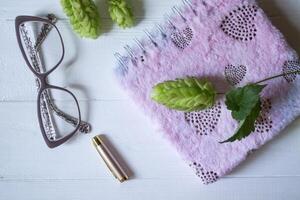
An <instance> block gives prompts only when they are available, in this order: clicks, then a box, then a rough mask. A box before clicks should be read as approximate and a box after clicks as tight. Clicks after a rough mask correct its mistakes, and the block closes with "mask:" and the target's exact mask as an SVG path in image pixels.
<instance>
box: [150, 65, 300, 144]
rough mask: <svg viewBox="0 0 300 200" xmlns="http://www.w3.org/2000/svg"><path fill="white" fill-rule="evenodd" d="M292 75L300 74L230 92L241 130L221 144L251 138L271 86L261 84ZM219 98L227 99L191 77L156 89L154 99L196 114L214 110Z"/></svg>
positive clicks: (229, 104)
mask: <svg viewBox="0 0 300 200" xmlns="http://www.w3.org/2000/svg"><path fill="white" fill-rule="evenodd" d="M292 74H300V70H296V71H290V72H286V73H283V74H279V75H276V76H272V77H269V78H266V79H263V80H260V81H258V82H256V83H251V84H248V85H245V86H244V87H239V88H233V89H231V90H230V91H228V92H227V93H226V94H225V96H226V100H225V104H226V106H227V109H228V110H230V111H231V116H232V118H233V119H235V120H236V121H237V122H238V123H239V126H238V129H237V130H236V132H235V134H233V136H232V137H230V138H229V139H227V140H225V141H223V142H220V143H227V142H234V141H236V140H242V139H243V138H246V137H248V136H249V135H250V134H251V133H252V132H253V131H254V130H255V121H256V120H257V118H258V117H259V115H260V112H261V92H262V91H263V90H264V88H265V87H266V86H267V85H261V84H262V83H264V82H267V81H270V80H272V79H276V78H279V77H282V76H288V75H292ZM216 95H224V93H220V92H217V91H216V90H215V89H214V87H213V84H212V83H210V82H209V81H207V80H200V79H197V78H195V77H188V78H185V79H176V80H173V81H165V82H162V83H159V84H157V85H155V86H154V87H153V90H152V94H151V98H152V99H153V100H154V101H156V102H158V103H160V104H163V105H165V106H166V107H168V108H170V109H175V110H179V111H185V112H192V111H199V110H203V109H207V108H209V107H211V106H213V105H214V103H215V97H216Z"/></svg>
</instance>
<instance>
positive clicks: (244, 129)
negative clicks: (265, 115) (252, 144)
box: [220, 100, 261, 143]
mask: <svg viewBox="0 0 300 200" xmlns="http://www.w3.org/2000/svg"><path fill="white" fill-rule="evenodd" d="M260 111H261V102H260V100H258V102H257V103H256V105H255V106H254V107H253V109H252V110H251V112H250V113H249V115H248V116H247V117H246V118H245V119H243V120H241V121H240V124H239V128H238V130H237V131H236V133H235V134H234V135H233V136H232V137H230V138H229V139H227V140H225V141H223V142H220V143H227V142H234V141H236V140H242V139H243V138H245V137H247V136H249V135H250V134H251V132H253V131H254V130H255V126H254V124H255V121H256V119H257V118H258V116H259V114H260Z"/></svg>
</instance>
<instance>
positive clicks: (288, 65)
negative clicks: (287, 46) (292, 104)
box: [282, 60, 300, 83]
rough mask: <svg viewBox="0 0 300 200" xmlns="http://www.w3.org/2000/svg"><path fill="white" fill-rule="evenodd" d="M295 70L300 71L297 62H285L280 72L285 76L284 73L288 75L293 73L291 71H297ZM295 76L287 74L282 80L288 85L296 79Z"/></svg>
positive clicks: (299, 63)
mask: <svg viewBox="0 0 300 200" xmlns="http://www.w3.org/2000/svg"><path fill="white" fill-rule="evenodd" d="M297 70H300V61H299V60H297V61H286V62H285V63H284V65H283V68H282V72H283V73H284V74H285V73H288V72H293V71H297ZM297 75H299V73H298V74H296V73H295V74H288V75H285V76H284V78H285V80H286V81H287V82H288V83H292V82H294V81H295V80H296V78H297Z"/></svg>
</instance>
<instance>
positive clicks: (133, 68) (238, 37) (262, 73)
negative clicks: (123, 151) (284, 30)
mask: <svg viewBox="0 0 300 200" xmlns="http://www.w3.org/2000/svg"><path fill="white" fill-rule="evenodd" d="M184 2H185V3H184V4H185V5H183V6H181V7H178V8H176V7H175V8H173V10H174V14H173V15H172V16H170V17H169V19H168V20H167V21H166V22H163V23H162V24H161V25H158V26H157V27H156V28H155V29H154V30H153V31H152V32H147V34H146V36H145V38H143V39H141V40H137V41H136V44H135V45H133V46H131V47H129V46H127V47H126V50H127V52H126V53H124V54H123V55H120V54H116V55H117V57H118V61H119V62H118V66H117V69H116V74H117V78H118V80H119V81H120V84H121V86H122V87H123V88H124V89H126V90H127V91H128V93H129V95H130V96H131V97H132V98H133V99H134V100H135V101H136V103H137V104H139V105H140V106H141V107H142V108H143V109H144V111H145V113H146V114H148V115H149V116H150V117H152V118H153V119H154V120H156V121H157V122H158V123H159V124H160V126H161V128H162V129H163V130H164V131H163V132H164V134H165V136H166V138H167V139H168V140H169V141H170V142H171V143H172V144H173V145H174V147H175V148H176V149H177V151H179V152H180V154H181V155H182V158H183V159H184V160H185V161H186V162H187V163H188V164H189V165H190V166H191V168H192V169H193V170H194V171H195V173H196V174H197V175H198V176H199V177H200V179H201V180H202V182H203V183H204V184H208V183H212V182H215V181H216V180H217V179H219V178H220V177H222V176H224V175H226V174H228V173H229V172H230V171H232V170H233V169H234V168H235V167H236V166H237V165H239V164H240V163H241V162H242V161H243V160H245V159H246V157H247V155H248V154H249V153H250V152H252V151H253V150H255V149H258V148H259V147H261V146H262V145H263V144H265V143H266V142H267V141H269V140H271V139H272V138H273V137H274V136H276V135H278V134H279V133H280V132H281V131H282V130H283V129H284V128H285V127H286V126H287V125H288V124H289V123H291V122H292V121H293V120H294V119H295V118H296V117H297V116H298V115H299V114H300V81H299V79H298V78H297V76H296V75H289V76H285V77H282V78H279V79H276V80H272V81H270V82H268V87H267V88H266V89H265V90H264V92H263V94H262V98H263V106H262V107H263V111H262V112H261V115H260V117H259V119H258V120H257V121H256V130H255V132H254V133H252V134H251V135H250V136H249V137H247V138H246V139H243V140H241V141H236V142H233V143H226V144H220V143H219V142H220V141H224V140H225V139H228V138H229V137H230V136H232V135H233V133H234V132H235V130H236V128H237V122H236V121H235V120H233V119H232V117H231V113H230V111H228V110H227V109H226V106H225V105H224V97H220V98H219V99H218V100H217V103H216V104H215V105H214V106H213V107H212V108H210V109H207V110H203V111H200V112H190V113H184V112H179V111H174V110H170V109H168V108H166V107H164V106H162V105H159V104H157V103H155V102H154V101H152V100H151V98H150V93H151V90H152V87H153V86H154V85H155V84H157V83H159V82H162V81H166V80H173V79H176V78H184V77H187V76H195V77H198V78H207V79H209V80H210V81H212V82H213V83H214V84H215V85H216V87H217V90H218V91H226V90H228V88H230V87H236V86H242V85H245V84H247V83H250V82H255V81H257V80H261V79H264V78H267V77H270V76H273V75H277V74H280V73H282V72H286V71H290V70H293V69H299V68H300V64H299V60H298V56H297V54H296V52H295V51H294V50H293V49H291V48H290V47H289V45H288V44H287V42H286V41H285V39H284V37H283V35H282V34H281V33H280V32H279V31H278V30H277V29H276V28H275V27H274V26H273V25H272V24H271V22H270V21H269V19H268V18H267V16H266V15H265V13H264V12H263V10H262V9H261V8H259V6H258V5H257V3H256V2H255V1H254V0H206V1H204V0H191V1H184ZM165 167H168V166H165Z"/></svg>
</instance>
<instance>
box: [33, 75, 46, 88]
mask: <svg viewBox="0 0 300 200" xmlns="http://www.w3.org/2000/svg"><path fill="white" fill-rule="evenodd" d="M36 76H37V78H38V80H39V84H40V85H39V88H40V90H41V89H44V88H47V86H49V83H48V81H47V76H48V74H47V73H46V74H36Z"/></svg>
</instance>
